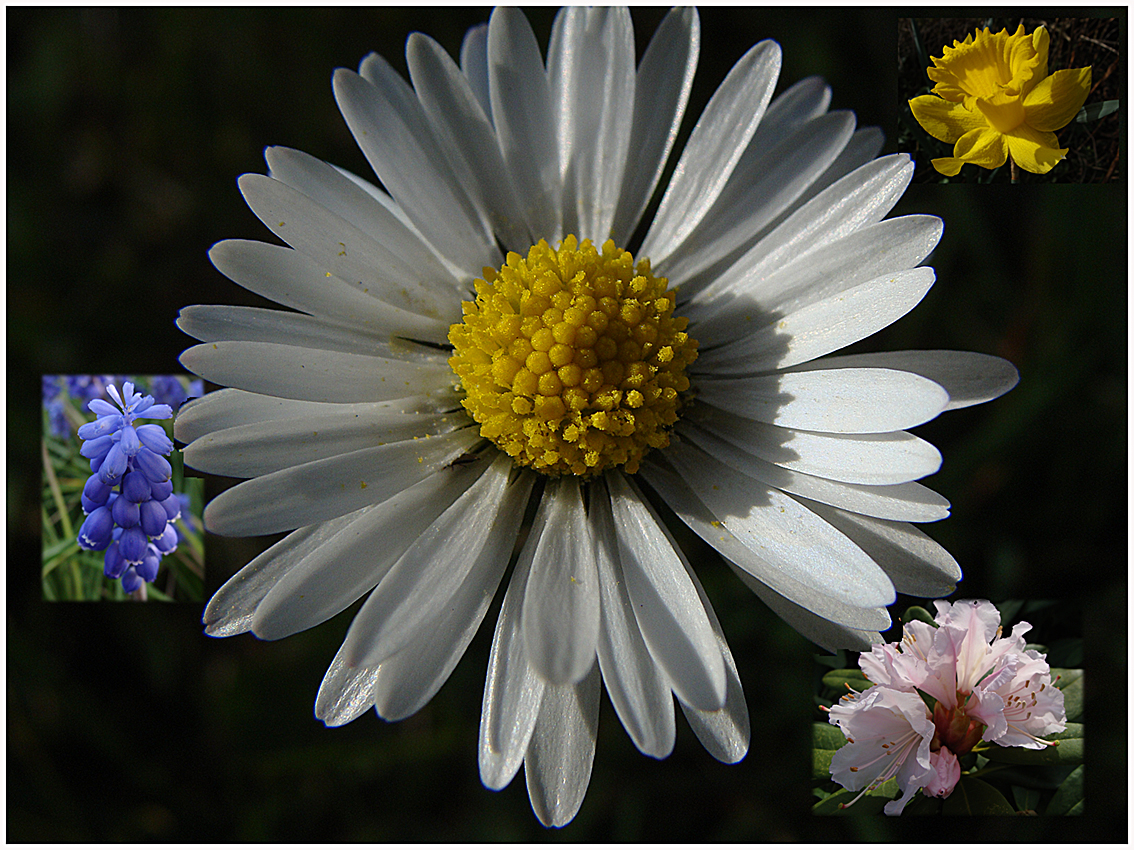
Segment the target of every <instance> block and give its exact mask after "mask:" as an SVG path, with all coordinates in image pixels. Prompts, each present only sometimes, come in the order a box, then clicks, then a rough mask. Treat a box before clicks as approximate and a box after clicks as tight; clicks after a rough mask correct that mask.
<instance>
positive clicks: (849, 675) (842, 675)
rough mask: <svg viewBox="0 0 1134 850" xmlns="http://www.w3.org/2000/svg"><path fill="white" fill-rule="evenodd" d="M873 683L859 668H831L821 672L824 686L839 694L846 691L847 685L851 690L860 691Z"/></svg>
mask: <svg viewBox="0 0 1134 850" xmlns="http://www.w3.org/2000/svg"><path fill="white" fill-rule="evenodd" d="M873 684H874V683H873V682H871V681H870V680H869V679H867V678H866V676H865V674H863V672H862V671H861V670H851V669H845V670H832V671H831V672H830V673H825V674H823V685H824V687H828V688H833V689H834V690H836V691H838V692H839V694H844V693H846V692H847V686H848V685H849V686H850V687H851V689H852V690H855V691H859V692H862V691H865V690H866V689H867V688H869V687H870V686H871V685H873Z"/></svg>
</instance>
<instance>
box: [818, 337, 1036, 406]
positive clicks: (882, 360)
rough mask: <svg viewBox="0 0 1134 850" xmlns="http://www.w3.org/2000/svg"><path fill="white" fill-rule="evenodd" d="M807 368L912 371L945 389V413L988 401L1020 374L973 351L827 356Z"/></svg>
mask: <svg viewBox="0 0 1134 850" xmlns="http://www.w3.org/2000/svg"><path fill="white" fill-rule="evenodd" d="M811 365H812V366H814V367H816V368H834V369H842V368H846V367H858V366H869V367H878V368H884V369H902V370H905V371H907V372H913V373H915V374H918V375H922V376H924V377H926V378H928V379H929V380H931V381H935V382H936V383H938V384H940V385H941V386H942V387H944V388H945V391H946V392H947V393H948V394H949V403H948V404H947V405H946V406H945V409H946V410H956V409H957V408H961V407H969V406H971V405H974V404H984V403H985V402H986V401H992V399H994V398H999V397H1000V396H1002V395H1004V393H1006V392H1008V390H1010V389H1012V387H1014V386H1016V384H1017V383H1018V382H1019V380H1020V373H1019V372H1017V371H1016V367H1015V366H1013V365H1012V364H1011V363H1009V362H1008V361H1007V360H1004V359H1003V358H1000V357H993V356H992V355H991V354H977V353H976V352H974V351H878V352H871V353H868V354H847V355H842V356H839V357H829V358H827V359H826V360H823V361H821V362H820V363H814V364H811Z"/></svg>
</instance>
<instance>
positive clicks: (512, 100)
mask: <svg viewBox="0 0 1134 850" xmlns="http://www.w3.org/2000/svg"><path fill="white" fill-rule="evenodd" d="M488 88H489V95H490V99H491V101H492V120H493V123H494V124H495V126H496V135H497V138H498V139H499V140H500V149H501V151H502V152H503V154H504V163H505V165H506V166H507V167H508V171H509V173H510V174H511V175H512V180H513V182H514V184H515V186H516V193H517V200H518V202H519V204H520V212H521V215H523V217H524V222H525V223H526V224H527V225H528V229H529V230H530V231H531V233H532V234H539V235H540V236H541V237H542V238H544V239H547V241H548V242H549V243H555V242H557V241H558V240H559V239H560V238H561V236H562V224H561V219H560V206H561V197H562V182H561V180H560V176H559V154H558V144H557V142H556V132H555V127H556V124H555V115H554V105H553V104H552V102H551V94H550V91H549V89H548V84H547V72H546V71H545V70H544V67H543V60H542V59H541V58H540V54H539V45H538V44H537V43H536V39H535V35H534V34H533V33H532V28H531V26H530V25H529V24H528V20H527V18H525V17H524V15H523V13H522V12H520V11H519V10H518V9H509V8H506V7H501V8H498V9H496V10H494V11H493V13H492V17H491V18H490V19H489V22H488Z"/></svg>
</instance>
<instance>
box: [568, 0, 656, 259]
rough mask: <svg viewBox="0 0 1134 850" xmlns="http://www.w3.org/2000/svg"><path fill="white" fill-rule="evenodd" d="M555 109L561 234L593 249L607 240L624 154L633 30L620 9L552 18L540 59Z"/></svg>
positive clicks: (575, 10) (576, 10)
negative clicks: (545, 49) (591, 244)
mask: <svg viewBox="0 0 1134 850" xmlns="http://www.w3.org/2000/svg"><path fill="white" fill-rule="evenodd" d="M547 76H548V85H549V88H550V92H551V98H552V103H554V104H556V105H557V107H558V116H557V125H558V146H559V170H560V173H561V175H562V179H563V229H564V232H565V233H574V234H576V235H577V236H578V237H579V238H580V239H591V240H593V241H594V242H595V243H596V244H599V245H601V244H602V242H603V241H604V240H605V239H606V238H607V237H608V236H609V235H610V228H611V224H612V223H613V221H614V210H615V206H616V205H617V203H618V196H619V192H620V190H621V188H622V175H623V172H624V171H625V169H626V157H627V154H628V153H629V144H630V134H631V126H632V124H631V122H629V121H627V120H626V110H627V107H628V106H629V105H630V104H632V103H633V102H634V82H635V81H634V27H633V24H631V22H630V11H629V10H628V9H626V8H610V7H605V8H604V7H599V8H593V9H584V8H582V7H579V6H568V7H564V9H563V10H562V11H561V12H560V13H559V14H558V15H557V16H556V19H555V28H554V31H553V34H552V39H551V46H550V47H549V48H548V55H547Z"/></svg>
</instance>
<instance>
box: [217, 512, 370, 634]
mask: <svg viewBox="0 0 1134 850" xmlns="http://www.w3.org/2000/svg"><path fill="white" fill-rule="evenodd" d="M367 510H368V509H365V508H364V509H363V510H361V511H357V512H355V513H353V514H348V515H346V516H341V517H336V518H335V519H332V520H329V521H327V522H321V523H317V524H315V525H309V526H306V527H304V528H299V529H296V530H295V531H293V532H292V533H291V534H289V535H288V536H287V537H285V538H284V539H283V540H281V541H279V542H278V543H276V544H275V545H273V546H271V547H269V548H268V549H265V550H264V551H263V552H261V553H260V554H259V555H258V556H256V558H254V559H253V560H252V561H250V562H249V563H248V564H247V565H246V566H245V567H244V568H243V569H241V570H240V571H239V572H238V573H237V574H236V575H234V576H233V577H232V578H230V579H229V580H228V581H226V582H225V583H224V585H223V586H222V587H221V589H220V590H218V591H217V592H216V593H215V594H213V598H212V599H210V600H209V604H208V605H206V606H205V614H204V617H203V620H204V623H205V634H207V635H210V636H212V637H231V636H232V635H239V634H243V633H244V632H247V631H250V630H251V629H252V615H253V614H255V613H256V608H257V606H258V605H259V604H260V603H261V602H262V601H263V599H264V597H265V596H267V595H268V593H269V592H270V591H271V589H272V588H273V587H275V586H276V584H277V583H278V582H279V581H280V579H282V578H283V577H284V576H285V575H287V573H288V572H290V571H291V570H292V569H294V568H295V567H296V566H297V565H298V564H300V563H301V562H302V561H303V560H304V559H305V558H307V557H308V556H309V555H310V554H311V553H312V552H315V551H317V550H318V549H319V548H320V547H321V546H322V545H323V544H324V543H326V542H327V541H328V540H330V539H331V538H333V537H334V536H335V535H336V534H338V533H339V532H340V531H342V530H343V529H344V528H346V527H347V526H349V525H351V524H352V523H354V522H356V521H358V520H360V519H362V518H363V517H364V515H365V513H366V511H367Z"/></svg>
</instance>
